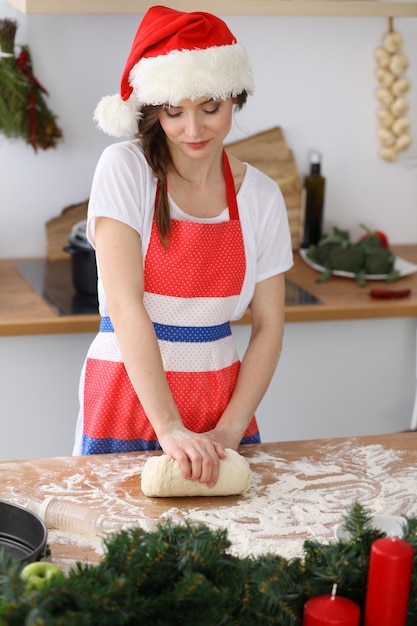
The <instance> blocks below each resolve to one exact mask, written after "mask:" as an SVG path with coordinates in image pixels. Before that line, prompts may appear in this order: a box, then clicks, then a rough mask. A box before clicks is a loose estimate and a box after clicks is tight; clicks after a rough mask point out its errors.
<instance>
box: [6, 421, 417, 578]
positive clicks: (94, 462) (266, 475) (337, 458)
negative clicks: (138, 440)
mask: <svg viewBox="0 0 417 626" xmlns="http://www.w3.org/2000/svg"><path fill="white" fill-rule="evenodd" d="M240 452H241V454H242V455H244V456H245V457H246V458H247V459H248V461H249V463H250V466H251V469H252V482H251V487H250V489H249V491H248V492H247V493H246V494H244V495H243V496H235V497H217V498H216V497H208V498H205V497H204V498H147V497H145V496H144V495H143V494H142V492H141V488H140V475H141V471H142V468H143V465H144V463H145V461H146V459H147V458H148V457H149V456H150V455H152V454H156V453H154V452H138V453H130V454H112V455H95V456H87V457H53V458H41V459H31V460H18V461H7V462H1V463H0V473H1V481H0V498H1V499H3V500H7V501H10V502H13V503H15V504H20V505H25V504H26V502H27V500H28V498H33V499H36V500H38V501H39V502H41V501H42V500H43V499H44V498H45V497H47V496H56V497H58V498H60V499H62V500H65V501H70V502H76V503H78V504H80V503H81V504H84V505H85V507H88V508H91V509H94V510H95V511H96V512H97V514H99V515H104V516H105V519H106V520H107V521H108V522H112V523H113V524H115V525H116V526H117V527H119V526H120V525H138V526H140V527H142V528H143V529H145V530H152V529H154V528H155V525H156V524H157V522H162V521H163V520H165V519H167V518H171V519H172V520H173V521H174V522H178V523H181V522H182V521H184V520H190V521H192V520H194V521H199V522H203V523H205V524H207V525H208V526H209V527H211V528H213V529H215V528H224V527H225V528H227V529H228V534H229V539H230V541H231V550H232V552H233V553H235V554H237V555H238V556H245V555H253V556H258V555H260V554H264V553H266V552H275V553H277V554H280V555H281V556H284V557H286V558H291V557H294V556H302V555H303V554H302V546H303V542H304V540H305V539H307V538H313V539H316V540H318V541H320V542H329V541H331V540H332V539H333V538H334V531H335V528H336V527H337V526H338V525H339V524H340V523H342V522H343V519H344V516H345V515H346V514H347V513H348V511H349V509H350V507H351V505H352V504H353V502H354V501H359V502H360V503H361V504H362V505H364V506H365V507H366V508H368V509H369V510H370V511H372V512H373V513H385V514H390V515H402V516H417V503H416V499H415V484H416V483H415V467H416V463H417V433H399V434H394V435H381V436H372V437H353V438H343V439H315V440H310V441H293V442H286V443H265V444H253V445H249V446H242V447H241V448H240ZM48 545H49V547H50V550H51V558H52V560H53V561H54V562H56V563H57V564H59V565H60V566H61V567H63V568H64V569H68V568H69V567H70V566H71V565H73V564H74V562H75V561H80V562H85V563H87V562H89V563H95V562H97V561H99V559H100V556H101V554H102V550H103V542H102V539H101V538H100V537H96V536H89V535H81V534H75V533H70V532H64V531H63V530H56V529H51V528H49V529H48Z"/></svg>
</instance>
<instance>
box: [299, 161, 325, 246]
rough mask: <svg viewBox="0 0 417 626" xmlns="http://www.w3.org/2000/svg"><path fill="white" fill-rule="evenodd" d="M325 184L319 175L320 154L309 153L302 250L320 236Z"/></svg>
mask: <svg viewBox="0 0 417 626" xmlns="http://www.w3.org/2000/svg"><path fill="white" fill-rule="evenodd" d="M325 183H326V180H325V178H324V177H323V176H322V174H321V154H320V153H319V152H316V151H313V152H311V153H310V173H309V174H308V175H307V176H306V177H305V179H304V207H305V212H304V238H303V245H302V247H303V248H308V247H309V246H311V245H312V244H316V243H318V242H319V240H320V237H321V235H322V225H323V210H324V191H325Z"/></svg>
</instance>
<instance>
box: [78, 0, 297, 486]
mask: <svg viewBox="0 0 417 626" xmlns="http://www.w3.org/2000/svg"><path fill="white" fill-rule="evenodd" d="M252 92H253V78H252V71H251V67H250V63H249V60H248V57H247V55H246V52H245V50H244V49H243V48H242V46H241V45H240V44H239V43H237V41H236V39H235V37H234V36H233V35H232V33H231V32H230V30H229V29H228V27H227V26H226V24H225V23H224V22H223V21H222V20H220V19H219V18H217V17H215V16H214V15H211V14H208V13H202V12H192V13H183V12H179V11H176V10H174V9H169V8H166V7H161V6H158V7H153V8H151V9H149V11H148V12H147V13H146V14H145V16H144V17H143V19H142V22H141V24H140V26H139V29H138V31H137V33H136V36H135V39H134V42H133V45H132V49H131V52H130V55H129V58H128V61H127V63H126V67H125V70H124V74H123V77H122V82H121V90H120V94H117V95H116V96H108V97H107V98H104V99H103V100H102V101H101V102H100V103H99V105H98V107H97V110H96V113H95V117H96V120H97V121H98V123H99V126H100V127H101V128H102V129H103V130H104V131H105V132H107V133H109V134H113V135H116V136H123V135H129V134H130V135H135V134H136V138H134V139H130V140H127V141H122V142H119V143H115V144H113V145H111V146H109V147H108V148H107V149H106V150H105V151H104V153H103V155H102V156H101V158H100V161H99V163H98V166H97V169H96V172H95V176H94V180H93V185H92V191H91V197H90V202H89V211H88V226H87V233H88V236H89V239H90V241H91V242H92V244H93V246H94V247H95V249H96V254H97V264H98V274H99V282H98V289H99V302H100V314H101V317H102V319H101V325H100V332H99V333H98V335H97V337H96V338H95V340H94V341H93V343H92V345H91V347H90V350H89V352H88V355H87V358H86V362H85V364H84V367H83V371H82V375H81V382H80V405H81V406H80V415H79V419H78V424H77V432H76V441H75V447H74V454H96V453H106V452H126V451H134V450H148V449H162V450H163V451H164V452H165V453H167V454H169V455H171V456H172V457H174V458H175V459H176V460H177V461H178V463H179V465H180V467H181V469H182V472H183V475H184V476H185V477H186V478H188V479H192V480H199V481H201V482H202V483H206V484H207V485H208V486H213V485H214V484H215V483H216V480H217V478H218V473H219V460H220V459H221V458H224V456H225V452H224V450H225V448H233V449H236V448H237V447H238V446H239V445H240V444H245V443H256V442H259V441H260V437H259V432H258V426H257V423H256V419H255V417H254V413H255V410H256V408H257V406H258V404H259V402H260V401H261V399H262V397H263V395H264V394H265V391H266V389H267V387H268V384H269V382H270V380H271V377H272V375H273V372H274V370H275V368H276V365H277V362H278V359H279V355H280V352H281V346H282V336H283V323H284V295H285V294H284V289H285V283H284V272H285V271H286V270H288V269H289V267H290V266H291V265H292V251H291V239H290V234H289V228H288V222H287V214H286V209H285V205H284V201H283V198H282V195H281V193H280V191H279V189H278V187H277V185H276V184H275V183H274V182H273V181H272V180H271V179H269V178H268V177H266V176H265V175H263V174H262V173H261V172H259V171H258V170H256V169H255V168H253V167H251V166H250V165H248V164H244V163H241V162H240V161H239V160H237V159H236V158H234V157H232V156H229V157H228V156H227V154H226V151H225V150H224V148H223V143H224V140H225V138H226V137H227V135H228V133H229V131H230V128H231V124H232V116H233V112H234V109H236V108H237V109H239V108H241V107H242V106H243V104H244V103H245V101H246V97H247V94H250V93H252ZM248 306H250V310H251V324H252V330H251V337H250V341H249V344H248V347H247V350H246V352H245V355H244V357H243V359H242V362H240V361H239V358H238V355H237V353H236V349H235V344H234V340H233V336H232V333H231V327H230V322H231V321H232V320H235V319H238V318H239V317H241V316H242V315H243V313H244V312H245V310H246V309H247V307H248Z"/></svg>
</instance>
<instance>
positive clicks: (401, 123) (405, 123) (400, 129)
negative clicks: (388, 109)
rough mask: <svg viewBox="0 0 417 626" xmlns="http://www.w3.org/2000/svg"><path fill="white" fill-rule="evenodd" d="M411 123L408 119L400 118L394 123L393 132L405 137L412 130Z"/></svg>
mask: <svg viewBox="0 0 417 626" xmlns="http://www.w3.org/2000/svg"><path fill="white" fill-rule="evenodd" d="M410 126H411V122H410V120H408V119H407V118H406V117H399V118H397V119H396V120H395V122H393V124H392V127H391V130H392V132H393V133H395V134H396V135H403V134H404V133H407V132H408V131H409V130H410Z"/></svg>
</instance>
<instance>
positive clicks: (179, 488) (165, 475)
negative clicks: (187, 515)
mask: <svg viewBox="0 0 417 626" xmlns="http://www.w3.org/2000/svg"><path fill="white" fill-rule="evenodd" d="M251 476H252V471H251V469H250V466H249V463H248V461H247V460H246V459H245V458H244V457H243V456H241V455H240V454H239V453H238V452H236V450H231V449H229V448H227V449H226V458H225V459H221V460H220V474H219V478H218V480H217V483H216V484H215V485H214V487H212V488H211V489H210V488H209V487H207V485H206V484H203V483H199V482H198V481H197V480H187V479H186V478H184V477H183V475H182V472H181V470H180V467H179V465H178V463H177V461H175V459H173V458H172V457H171V456H169V455H168V454H162V455H160V456H151V457H150V458H149V459H148V460H147V461H146V463H145V465H144V467H143V471H142V476H141V487H142V491H143V493H144V494H145V496H151V497H157V498H167V497H168V498H169V497H183V496H233V495H238V494H242V493H245V491H247V490H248V489H249V486H250V481H251Z"/></svg>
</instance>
